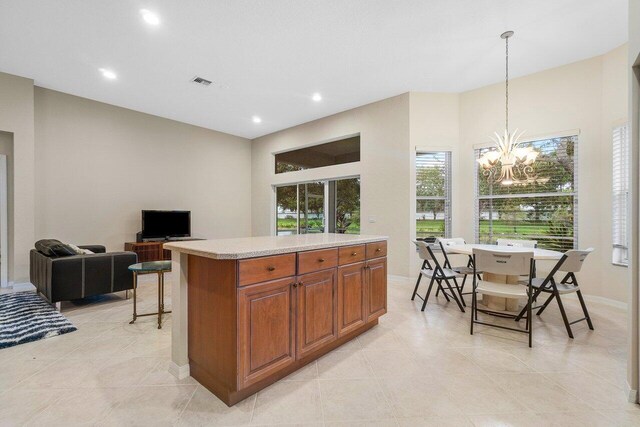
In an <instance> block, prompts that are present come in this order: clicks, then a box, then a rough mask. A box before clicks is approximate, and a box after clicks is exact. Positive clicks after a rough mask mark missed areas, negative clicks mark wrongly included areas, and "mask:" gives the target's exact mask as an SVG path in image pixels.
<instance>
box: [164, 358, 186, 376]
mask: <svg viewBox="0 0 640 427" xmlns="http://www.w3.org/2000/svg"><path fill="white" fill-rule="evenodd" d="M169 373H170V374H172V375H173V376H174V377H176V378H177V379H179V380H182V379H185V378H187V377H188V376H189V375H190V372H189V364H188V363H187V364H186V365H182V366H178V365H177V364H176V362H174V361H173V360H172V361H171V363H170V364H169Z"/></svg>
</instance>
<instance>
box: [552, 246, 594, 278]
mask: <svg viewBox="0 0 640 427" xmlns="http://www.w3.org/2000/svg"><path fill="white" fill-rule="evenodd" d="M591 252H593V248H589V249H585V250H583V251H579V250H570V251H567V252H565V253H564V255H565V256H566V257H567V259H565V260H564V263H563V264H562V266H561V267H560V268H559V270H560V271H566V272H567V273H577V272H579V271H580V270H581V269H582V264H583V263H584V260H585V258H586V257H587V256H588V255H589V254H590V253H591Z"/></svg>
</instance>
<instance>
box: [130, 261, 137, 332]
mask: <svg viewBox="0 0 640 427" xmlns="http://www.w3.org/2000/svg"><path fill="white" fill-rule="evenodd" d="M137 289H138V273H136V272H135V271H134V272H133V320H132V321H131V322H129V324H130V325H132V324H133V322H135V321H136V318H137V317H138V314H137V313H136V290H137Z"/></svg>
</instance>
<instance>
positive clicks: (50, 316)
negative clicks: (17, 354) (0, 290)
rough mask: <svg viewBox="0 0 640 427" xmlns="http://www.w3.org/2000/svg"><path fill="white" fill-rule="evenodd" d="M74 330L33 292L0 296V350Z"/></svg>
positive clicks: (64, 318) (67, 321) (74, 328)
mask: <svg viewBox="0 0 640 427" xmlns="http://www.w3.org/2000/svg"><path fill="white" fill-rule="evenodd" d="M75 330H76V327H75V326H73V325H72V324H71V322H69V320H67V318H66V317H64V316H63V315H62V314H60V313H59V312H58V311H57V310H56V309H55V308H53V307H52V306H51V305H50V304H49V303H47V301H45V300H44V299H43V298H42V297H40V296H39V295H38V294H36V293H35V292H15V293H8V294H0V348H6V347H12V346H14V345H18V344H23V343H26V342H31V341H37V340H41V339H43V338H49V337H54V336H56V335H61V334H66V333H67V332H73V331H75Z"/></svg>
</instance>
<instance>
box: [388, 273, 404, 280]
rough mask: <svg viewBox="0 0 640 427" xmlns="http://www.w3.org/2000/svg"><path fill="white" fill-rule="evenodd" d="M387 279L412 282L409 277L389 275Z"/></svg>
mask: <svg viewBox="0 0 640 427" xmlns="http://www.w3.org/2000/svg"><path fill="white" fill-rule="evenodd" d="M387 278H388V279H391V280H396V281H402V280H410V278H409V277H407V276H398V275H396V274H387Z"/></svg>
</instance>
